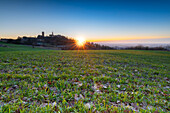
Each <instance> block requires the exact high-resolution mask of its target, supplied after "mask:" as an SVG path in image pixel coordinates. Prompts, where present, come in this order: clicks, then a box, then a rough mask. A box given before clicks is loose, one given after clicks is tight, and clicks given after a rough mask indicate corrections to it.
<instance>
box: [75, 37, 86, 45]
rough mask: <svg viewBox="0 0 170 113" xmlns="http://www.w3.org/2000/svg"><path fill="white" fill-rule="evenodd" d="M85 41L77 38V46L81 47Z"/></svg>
mask: <svg viewBox="0 0 170 113" xmlns="http://www.w3.org/2000/svg"><path fill="white" fill-rule="evenodd" d="M85 42H86V40H85V39H84V38H82V37H79V38H77V45H78V46H83V45H84V44H85Z"/></svg>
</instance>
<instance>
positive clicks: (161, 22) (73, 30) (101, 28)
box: [0, 0, 170, 41]
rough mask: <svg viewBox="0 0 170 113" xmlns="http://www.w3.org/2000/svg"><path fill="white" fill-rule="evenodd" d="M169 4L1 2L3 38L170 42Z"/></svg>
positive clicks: (168, 0)
mask: <svg viewBox="0 0 170 113" xmlns="http://www.w3.org/2000/svg"><path fill="white" fill-rule="evenodd" d="M169 6H170V0H0V26H1V27H0V37H13V38H15V37H17V36H23V35H26V36H36V35H38V34H40V33H41V31H45V33H46V34H47V35H48V34H49V33H51V32H52V31H53V32H54V33H56V34H62V35H65V36H68V37H73V38H76V37H84V38H85V39H86V40H95V41H101V40H127V39H150V38H151V39H152V38H170V7H169Z"/></svg>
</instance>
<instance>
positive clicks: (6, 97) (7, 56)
mask: <svg viewBox="0 0 170 113" xmlns="http://www.w3.org/2000/svg"><path fill="white" fill-rule="evenodd" d="M8 46H10V47H12V48H4V47H0V90H1V93H0V102H1V106H3V107H2V108H1V110H3V112H4V111H9V110H10V111H11V112H14V111H19V110H20V111H23V112H26V111H30V112H36V111H38V112H45V111H46V112H49V111H51V112H52V111H63V112H66V111H67V112H70V111H73V112H76V111H79V112H84V111H89V109H88V107H89V108H90V110H91V111H107V112H109V111H119V112H125V111H129V110H130V111H132V110H133V111H141V112H149V110H151V111H152V112H154V111H159V112H165V111H168V110H170V108H169V103H168V99H169V92H170V90H169V79H170V76H169V75H170V70H169V69H170V52H167V51H131V50H110V51H103V50H95V51H94V50H89V51H83V50H82V51H53V50H42V49H41V51H34V50H36V49H35V48H34V49H33V48H31V47H26V46H21V45H19V46H18V45H15V46H14V45H8ZM4 50H5V51H4ZM18 50H19V51H18ZM38 50H40V49H38ZM48 105H49V106H48ZM125 109H126V110H125ZM162 110H163V111H162Z"/></svg>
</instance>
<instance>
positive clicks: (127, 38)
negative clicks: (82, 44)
mask: <svg viewBox="0 0 170 113" xmlns="http://www.w3.org/2000/svg"><path fill="white" fill-rule="evenodd" d="M160 37H161V38H170V36H169V37H168V36H167V37H165V36H158V37H152V36H150V37H131V38H129V37H117V38H103V39H101V38H100V39H96V40H87V41H88V42H109V41H123V40H124V41H126V40H141V39H161V38H160ZM91 39H92V38H91Z"/></svg>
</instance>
